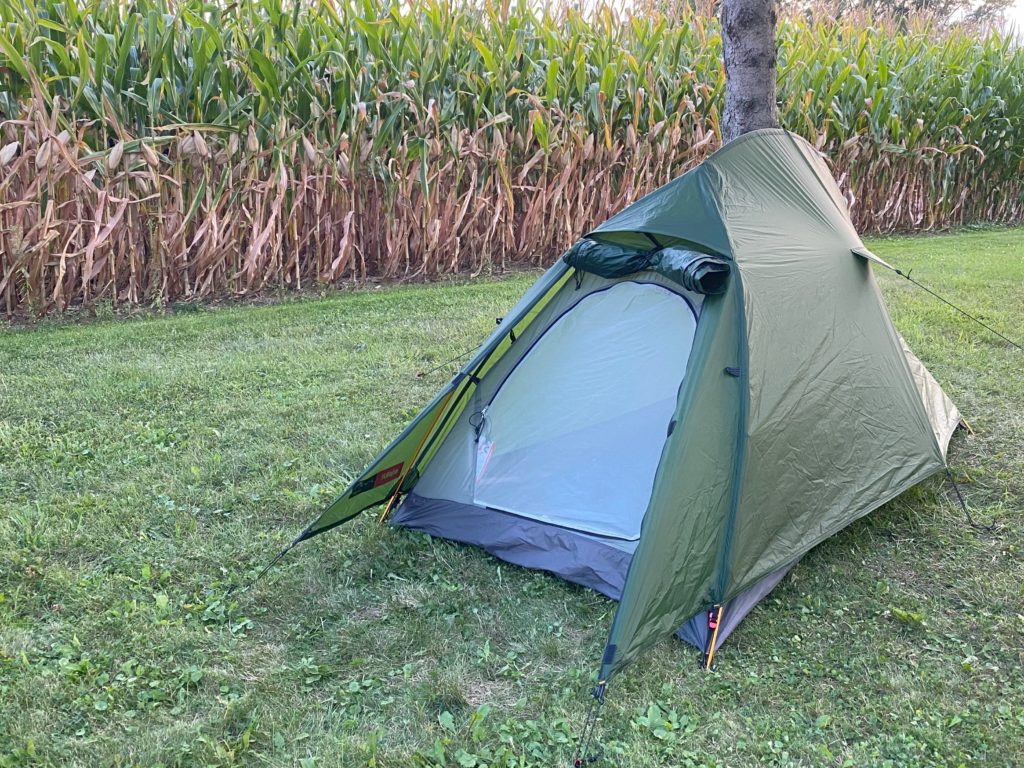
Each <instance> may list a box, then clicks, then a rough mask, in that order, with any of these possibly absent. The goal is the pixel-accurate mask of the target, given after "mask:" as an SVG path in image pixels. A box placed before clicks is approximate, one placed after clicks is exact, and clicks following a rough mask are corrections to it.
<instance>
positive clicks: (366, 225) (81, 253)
mask: <svg viewBox="0 0 1024 768" xmlns="http://www.w3.org/2000/svg"><path fill="white" fill-rule="evenodd" d="M697 5H699V4H697ZM664 7H666V6H665V4H664V3H661V4H656V5H653V6H651V7H646V6H645V7H643V8H642V10H638V9H636V8H635V9H634V10H633V11H632V13H625V12H621V11H620V12H616V11H614V10H611V9H609V8H599V9H597V10H596V11H593V12H589V13H585V14H584V13H581V12H579V11H577V10H574V9H573V8H572V7H569V6H568V5H548V6H543V7H542V6H539V5H529V4H525V3H523V4H517V5H512V4H510V3H509V2H508V0H504V2H500V3H497V4H494V3H491V2H489V1H487V0H477V2H475V3H474V2H473V1H472V0H411V2H404V3H403V2H392V3H391V4H388V3H384V4H382V3H380V2H371V0H237V1H236V2H227V1H226V0H221V1H214V2H211V1H210V0H133V1H132V2H125V1H124V0H36V1H35V2H24V0H0V312H5V313H6V314H8V315H10V314H14V313H16V312H29V313H34V314H44V313H47V312H52V311H61V310H63V309H65V308H67V307H68V306H71V305H85V306H90V305H93V304H94V303H95V302H97V301H104V302H109V303H112V304H114V305H123V304H163V303H166V302H169V301H180V300H189V299H192V298H197V297H210V296H223V295H240V294H251V293H254V292H257V291H259V290H261V289H264V288H266V287H270V286H272V287H289V288H297V289H298V288H305V287H310V286H315V285H318V284H342V283H349V282H356V283H359V282H362V281H366V280H369V279H376V278H383V279H413V278H423V277H431V276H436V275H439V274H443V273H455V272H464V273H469V274H473V275H476V274H479V273H481V272H483V271H488V270H503V269H506V268H509V267H512V266H517V265H538V264H544V263H548V262H550V261H551V260H552V259H553V258H555V256H556V255H557V254H558V253H559V252H560V251H561V250H563V249H564V248H565V247H566V246H567V245H568V244H569V243H570V242H571V241H573V240H574V239H575V238H577V237H578V236H579V235H580V234H581V233H584V232H586V231H587V230H588V229H589V228H591V227H592V226H593V225H595V224H596V223H598V222H600V221H601V220H603V219H604V218H606V217H607V216H608V215H610V214H611V213H613V212H615V211H617V210H619V209H620V208H622V207H623V206H625V205H626V204H628V203H630V202H631V201H633V200H635V199H637V198H638V197H640V196H642V195H643V194H645V193H647V192H649V191H651V190H652V189H654V188H656V187H658V186H659V185H661V184H663V183H665V182H666V181H668V180H669V179H671V178H673V177H675V176H676V175H678V174H679V173H681V172H682V171H685V170H686V169H687V168H689V167H691V166H692V165H694V164H695V163H698V162H700V161H701V160H702V159H704V158H705V157H706V156H707V155H708V154H710V153H711V152H712V151H714V150H715V149H716V148H717V147H718V146H719V143H720V133H719V115H720V113H721V110H722V103H721V101H722V93H723V88H724V74H723V71H722V67H721V64H720V57H721V39H720V37H719V32H718V25H717V21H715V20H714V18H713V17H712V16H711V13H710V10H709V9H701V8H699V7H696V8H695V7H694V4H693V3H684V4H682V5H681V7H680V8H679V9H677V10H674V11H672V12H671V13H670V14H669V13H666V12H664V11H661V10H658V8H664ZM779 56H780V60H779V85H780V92H779V93H780V95H779V99H780V102H779V104H780V119H781V122H782V124H783V125H784V126H785V127H787V128H789V129H791V130H793V131H795V132H797V133H799V134H801V135H803V136H804V137H806V138H808V139H809V140H810V141H811V142H812V143H813V144H814V145H815V146H817V147H818V148H819V149H820V150H821V151H822V152H823V153H824V154H825V155H826V156H827V157H828V158H829V160H830V162H831V164H832V167H833V170H834V172H835V174H836V177H837V178H838V179H839V180H840V183H841V185H842V187H843V189H844V190H845V192H846V193H847V195H848V199H849V201H850V203H851V206H852V210H853V213H854V218H855V220H856V223H857V225H858V227H859V228H860V229H861V230H862V231H868V232H888V231H896V230H926V229H934V228H941V227H948V226H952V225H957V224H962V223H966V222H982V221H987V222H1016V221H1019V220H1020V219H1021V218H1022V213H1024V187H1022V183H1021V172H1022V170H1024V163H1022V161H1024V130H1022V126H1021V118H1022V116H1024V94H1022V87H1024V51H1022V50H1021V49H1020V48H1018V47H1015V46H1014V45H1013V43H1012V42H1011V41H1010V40H1009V39H1007V38H1002V37H1000V36H999V35H997V34H994V33H985V34H981V33H978V32H977V31H976V30H970V29H958V28H942V27H939V26H936V25H933V24H929V23H927V22H923V21H921V22H912V23H910V24H909V25H905V26H903V27H902V28H901V27H900V26H899V25H897V24H895V23H893V22H891V21H887V20H885V19H881V20H872V19H870V18H854V19H848V20H844V21H838V22H837V21H833V20H831V19H829V18H828V17H826V16H824V15H821V14H819V15H814V14H810V15H805V16H801V17H793V18H787V19H783V20H782V21H781V22H780V25H779Z"/></svg>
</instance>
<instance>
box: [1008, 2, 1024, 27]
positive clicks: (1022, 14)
mask: <svg viewBox="0 0 1024 768" xmlns="http://www.w3.org/2000/svg"><path fill="white" fill-rule="evenodd" d="M1006 16H1007V18H1008V19H1009V20H1010V21H1012V22H1013V24H1014V26H1015V27H1016V28H1017V32H1018V34H1019V33H1021V32H1022V31H1024V0H1017V2H1016V3H1015V4H1014V6H1013V7H1012V8H1010V9H1009V10H1008V11H1007V12H1006Z"/></svg>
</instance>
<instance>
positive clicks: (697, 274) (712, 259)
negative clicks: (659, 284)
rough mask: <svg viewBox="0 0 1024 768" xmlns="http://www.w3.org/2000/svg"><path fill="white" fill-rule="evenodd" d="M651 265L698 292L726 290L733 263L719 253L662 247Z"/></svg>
mask: <svg viewBox="0 0 1024 768" xmlns="http://www.w3.org/2000/svg"><path fill="white" fill-rule="evenodd" d="M650 262H651V263H650V268H651V269H652V270H654V271H655V272H657V273H658V274H661V275H664V276H665V277H667V278H668V279H669V280H674V281H675V282H677V283H679V284H680V285H681V286H683V287H684V288H686V289H687V290H690V291H693V292H694V293H703V294H709V295H713V294H716V293H725V286H726V284H727V282H728V279H729V262H728V261H726V260H725V259H721V258H719V257H717V256H709V255H708V254H706V253H698V252H697V251H690V250H686V249H685V248H662V249H661V250H660V251H655V252H654V253H653V254H652V255H651V258H650Z"/></svg>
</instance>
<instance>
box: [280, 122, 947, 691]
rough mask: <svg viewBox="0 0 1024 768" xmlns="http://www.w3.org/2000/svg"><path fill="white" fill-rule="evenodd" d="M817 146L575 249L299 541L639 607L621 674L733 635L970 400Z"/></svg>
mask: <svg viewBox="0 0 1024 768" xmlns="http://www.w3.org/2000/svg"><path fill="white" fill-rule="evenodd" d="M871 261H877V262H880V263H883V264H884V262H881V260H880V259H878V258H877V257H876V256H874V255H873V254H872V253H871V252H870V251H868V250H867V249H866V248H865V247H864V244H863V243H861V241H860V238H859V237H858V236H857V233H856V232H855V231H854V228H853V226H852V224H851V223H850V218H849V215H848V211H847V205H846V202H845V200H844V199H843V197H842V195H841V193H840V190H839V188H838V187H837V185H836V184H835V182H834V181H833V179H832V177H831V175H830V174H829V171H828V168H827V167H826V165H825V163H824V162H823V161H822V159H821V158H820V157H819V155H818V153H817V152H816V151H815V150H814V149H813V148H812V147H811V146H810V145H809V144H807V143H806V142H805V141H803V140H802V139H800V138H798V137H795V136H793V135H791V134H789V133H787V132H785V131H782V130H762V131H757V132H755V133H751V134H749V135H746V136H744V137H742V138H740V139H738V140H736V141H734V142H732V143H730V144H729V145H728V146H726V147H725V148H723V149H721V150H720V151H718V152H716V153H715V154H714V155H712V156H711V157H710V158H709V159H708V160H707V161H706V162H704V163H703V164H701V165H700V166H698V167H696V168H694V169H692V170H691V171H689V172H688V173H686V174H684V175H683V176H681V177H679V178H677V179H676V180H674V181H672V182H670V183H669V184H666V185H665V186H664V187H662V188H661V189H658V190H657V191H655V192H653V193H651V194H650V195H648V196H646V197H644V198H643V199H642V200H640V201H638V202H637V203H635V204H634V205H631V206H630V207H628V208H626V209H625V210H623V211H622V212H621V213H619V214H618V215H616V216H613V217H612V218H611V219H609V220H608V221H606V222H605V223H604V224H602V225H601V226H600V227H598V228H597V229H596V230H594V231H593V232H591V233H590V234H588V235H587V236H586V237H585V238H584V239H582V240H581V241H579V242H578V243H576V244H575V245H574V246H573V247H572V248H571V249H570V250H569V251H568V252H567V253H566V254H565V255H564V256H563V257H562V258H561V259H560V260H559V261H558V262H557V263H556V264H555V266H553V267H551V269H550V270H549V271H548V272H547V273H546V274H545V275H544V276H543V277H541V279H540V280H538V282H537V283H536V284H535V285H534V286H533V287H532V288H530V290H528V291H527V293H526V294H525V295H524V296H523V297H522V299H521V300H520V301H519V303H518V304H516V305H515V307H514V308H513V309H512V310H510V311H509V313H508V314H507V315H506V317H505V318H504V319H503V320H502V321H501V322H500V324H499V325H498V327H497V328H496V330H495V331H494V333H493V334H492V335H491V336H490V338H488V339H487V340H486V341H485V342H484V344H483V345H482V346H481V347H480V349H479V351H478V352H477V353H476V355H475V356H474V357H473V358H472V360H470V361H469V363H467V364H466V365H465V367H463V368H462V370H461V371H460V372H459V373H458V374H457V375H456V376H455V377H454V379H453V380H452V381H451V382H450V383H449V384H448V385H447V386H445V387H444V388H443V389H442V390H441V391H440V392H439V393H438V394H437V396H436V397H435V398H434V399H433V400H432V401H431V402H430V404H429V405H427V406H426V408H424V410H423V411H422V412H421V413H420V414H419V415H418V416H417V417H416V418H415V419H414V420H413V421H412V423H411V424H409V426H408V427H406V428H405V430H404V431H403V432H402V433H401V434H400V435H399V436H398V437H397V438H396V439H395V440H394V442H392V443H391V445H390V446H388V447H387V448H386V449H385V450H384V451H383V453H381V454H380V456H379V457H378V458H377V459H376V460H375V461H374V462H373V463H372V464H371V465H370V466H369V467H368V468H367V469H366V471H365V472H363V473H362V475H360V476H359V478H358V479H357V480H356V481H355V482H354V483H353V484H352V485H351V486H350V487H349V488H348V489H347V490H346V491H345V492H344V493H343V494H342V495H341V496H340V497H339V498H338V499H337V500H336V501H335V502H334V503H333V504H332V505H331V506H330V507H329V508H328V509H327V510H326V511H325V512H324V513H323V515H321V517H320V518H319V519H317V520H316V521H315V522H313V523H312V524H311V525H310V526H309V527H308V528H307V529H306V530H305V531H304V532H303V534H302V535H301V536H300V540H302V539H308V538H311V537H313V536H316V535H317V534H320V533H323V532H324V531H327V530H329V529H331V528H333V527H334V526H336V525H340V524H341V523H344V522H345V521H347V520H350V519H352V518H353V517H354V516H355V515H357V514H358V513H359V512H361V511H362V510H365V509H367V508H368V507H371V506H374V505H377V504H381V503H384V502H386V503H387V504H386V507H385V509H384V514H383V515H382V519H384V517H386V516H388V515H391V520H392V522H393V523H394V524H397V525H403V526H407V527H409V528H413V529H417V530H421V531H426V532H428V533H431V534H432V535H435V536H442V537H445V538H449V539H453V540H456V541H462V542H466V543H469V544H473V545H476V546H480V547H482V548H484V549H486V550H487V551H489V552H491V553H492V554H494V555H495V556H497V557H500V558H502V559H504V560H507V561H509V562H513V563H517V564H519V565H522V566H525V567H528V568H537V569H543V570H547V571H550V572H552V573H555V574H558V575H560V576H562V577H563V578H566V579H568V580H570V581H573V582H576V583H579V584H584V585H586V586H589V587H592V588H594V589H596V590H598V591H599V592H601V593H603V594H605V595H608V596H610V597H612V598H614V599H617V600H618V601H619V604H618V609H617V611H616V613H615V618H614V621H613V623H612V627H611V632H610V636H609V638H608V645H607V648H606V650H605V653H604V658H603V661H602V665H601V672H600V679H601V680H607V679H608V678H609V677H610V676H611V675H613V674H614V673H616V672H618V671H619V670H621V669H622V668H623V667H625V666H626V665H628V664H629V663H630V662H632V661H633V660H635V659H636V658H637V656H638V655H639V654H641V653H642V652H643V651H644V650H645V649H647V648H649V647H650V646H651V645H652V644H654V643H656V642H658V641H659V640H661V639H663V638H665V637H667V636H668V635H670V634H672V633H673V632H676V633H677V634H679V636H680V637H682V638H683V639H685V640H688V641H689V642H691V643H692V644H694V645H696V646H697V647H698V648H700V649H701V650H702V651H703V652H704V660H705V662H706V663H710V661H711V656H712V655H713V653H714V650H715V648H716V647H717V646H718V645H719V644H720V643H721V642H722V641H723V640H724V639H725V636H726V635H727V634H728V633H729V632H730V631H731V630H732V629H733V628H734V627H735V626H736V624H737V623H738V622H739V621H740V620H741V619H742V618H743V616H744V615H746V613H747V612H748V611H750V610H751V608H752V607H753V606H754V605H755V604H756V603H757V602H758V601H759V600H760V599H761V598H763V597H764V596H765V595H766V594H767V593H768V592H769V591H770V590H771V589H772V588H773V587H774V586H775V585H776V584H777V583H778V582H779V580H780V579H781V578H782V577H783V576H784V575H785V574H786V572H787V571H788V570H789V569H790V568H792V567H793V565H794V564H795V563H796V562H797V561H798V560H799V559H800V557H801V556H803V555H804V553H806V552H807V551H808V550H810V549H811V548H812V547H814V546H815V545H816V544H818V543H819V542H821V541H823V540H824V539H826V538H827V537H829V536H831V535H832V534H834V533H836V532H837V531H839V530H840V529H842V528H843V527H845V526H847V525H849V524H850V523H851V522H853V521H854V520H856V519H857V518H859V517H861V516H863V515H865V514H867V513H868V512H870V511H872V510H874V509H877V508H878V507H879V506H880V505H882V504H885V503H886V502H887V501H889V500H890V499H892V498H893V497H895V496H897V495H898V494H900V493H902V492H903V491H905V490H907V489H908V488H910V487H911V486H912V485H914V484H915V483H918V482H920V481H921V480H923V479H924V478H926V477H928V476H929V475H931V474H933V473H935V472H937V471H939V470H942V469H943V468H944V467H945V465H946V461H945V453H946V447H947V445H948V443H949V439H950V437H951V435H952V433H953V431H954V430H955V429H956V427H957V425H958V423H959V421H960V416H959V413H958V412H957V410H956V408H955V407H954V405H953V404H952V403H951V402H950V401H949V399H948V398H947V397H946V395H945V394H944V393H943V392H942V390H941V389H940V387H939V385H938V384H937V383H936V382H935V380H934V379H933V378H932V377H931V375H930V374H929V373H928V371H927V370H926V369H925V368H924V366H923V365H922V364H921V362H920V361H919V360H918V359H917V358H916V357H915V356H914V355H913V353H912V352H911V351H910V350H909V349H908V348H907V347H906V345H905V344H904V343H903V340H902V339H901V337H900V336H899V334H898V333H897V332H896V330H895V329H894V328H893V325H892V322H891V321H890V319H889V316H888V314H887V313H886V310H885V307H884V305H883V303H882V299H881V296H880V294H879V291H878V287H877V285H876V283H875V280H874V277H873V275H872V271H871V269H870V264H869V263H870V262H871Z"/></svg>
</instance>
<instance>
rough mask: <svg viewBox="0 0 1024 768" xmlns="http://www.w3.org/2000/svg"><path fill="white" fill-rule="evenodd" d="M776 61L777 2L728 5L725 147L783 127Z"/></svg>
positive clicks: (742, 0)
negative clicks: (755, 133) (760, 130)
mask: <svg viewBox="0 0 1024 768" xmlns="http://www.w3.org/2000/svg"><path fill="white" fill-rule="evenodd" d="M775 57H776V46H775V0H724V2H723V3H722V59H723V62H724V63H725V114H724V115H723V117H722V140H723V141H724V142H729V141H732V140H733V139H735V138H736V137H738V136H742V135H743V134H744V133H749V132H750V131H756V130H757V129H758V128H774V127H776V126H777V125H778V115H777V110H776V106H775Z"/></svg>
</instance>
